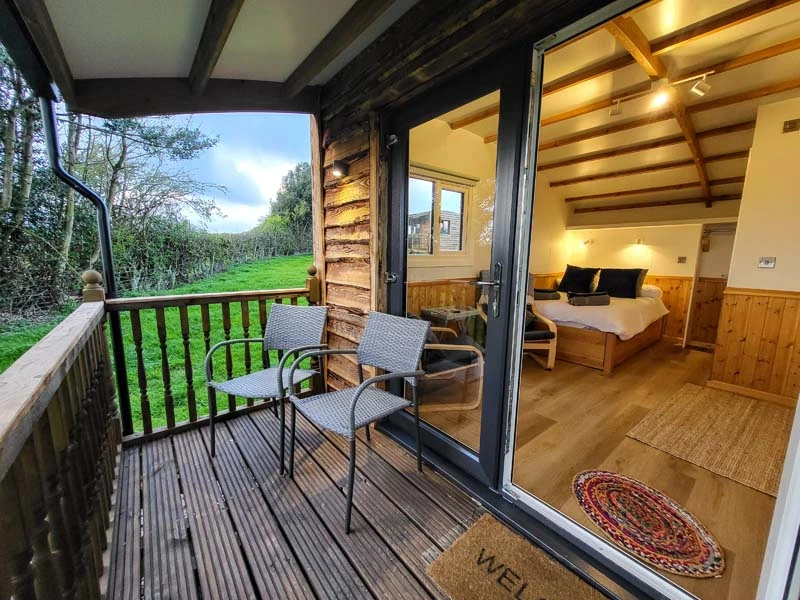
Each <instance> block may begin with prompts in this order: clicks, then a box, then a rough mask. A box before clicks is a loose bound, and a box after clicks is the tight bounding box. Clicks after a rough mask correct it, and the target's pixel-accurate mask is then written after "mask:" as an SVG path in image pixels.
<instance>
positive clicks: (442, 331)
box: [431, 327, 458, 337]
mask: <svg viewBox="0 0 800 600" xmlns="http://www.w3.org/2000/svg"><path fill="white" fill-rule="evenodd" d="M431 331H438V332H440V333H449V334H450V335H452V336H453V337H458V334H457V333H456V332H455V331H453V330H452V329H450V328H449V327H431Z"/></svg>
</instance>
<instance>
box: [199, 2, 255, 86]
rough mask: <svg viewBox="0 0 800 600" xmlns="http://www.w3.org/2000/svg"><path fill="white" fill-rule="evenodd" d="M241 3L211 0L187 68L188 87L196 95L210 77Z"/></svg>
mask: <svg viewBox="0 0 800 600" xmlns="http://www.w3.org/2000/svg"><path fill="white" fill-rule="evenodd" d="M242 4H244V0H211V6H210V7H209V8H208V16H207V17H206V24H205V26H204V27H203V33H202V35H201V36H200V42H199V43H198V44H197V50H196V51H195V54H194V61H193V62H192V68H191V69H190V70H189V87H191V88H192V92H194V93H195V94H197V95H198V96H199V95H200V94H202V93H203V90H204V89H205V87H206V84H207V83H208V80H209V79H211V74H212V73H213V72H214V68H215V67H216V66H217V61H218V60H219V57H220V55H221V54H222V49H223V48H224V47H225V42H226V41H228V36H229V35H230V33H231V30H232V29H233V24H234V23H235V22H236V17H237V16H239V11H240V10H241V8H242Z"/></svg>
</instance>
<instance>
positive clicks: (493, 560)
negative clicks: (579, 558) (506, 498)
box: [428, 515, 605, 600]
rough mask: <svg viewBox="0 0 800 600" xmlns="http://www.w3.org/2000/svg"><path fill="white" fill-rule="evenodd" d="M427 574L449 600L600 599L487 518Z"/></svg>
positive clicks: (443, 555) (505, 529)
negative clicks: (493, 599)
mask: <svg viewBox="0 0 800 600" xmlns="http://www.w3.org/2000/svg"><path fill="white" fill-rule="evenodd" d="M428 575H430V577H431V579H433V581H435V582H436V585H438V586H439V587H440V588H441V589H442V591H444V592H445V593H446V594H447V595H448V596H449V597H450V598H451V599H452V600H488V599H492V598H498V599H506V598H509V599H516V600H577V599H581V600H583V599H584V598H585V599H587V600H595V599H597V600H601V599H603V598H605V596H604V595H603V594H601V593H600V592H599V591H597V590H596V589H594V588H592V587H591V586H590V585H589V584H587V583H586V582H584V581H583V580H582V579H580V578H579V577H578V576H577V575H575V574H573V573H571V572H570V571H569V570H567V569H566V568H564V567H563V566H561V565H560V564H558V563H557V562H556V561H554V560H553V559H552V558H550V557H549V556H547V554H545V553H544V552H543V551H542V550H540V549H538V548H537V547H536V546H534V545H533V544H531V543H530V542H529V541H528V540H526V539H525V538H523V537H521V536H519V535H517V534H516V533H514V532H513V531H511V530H510V529H508V528H507V527H506V526H505V525H503V524H501V523H500V522H499V521H497V520H496V519H495V518H494V517H491V516H489V515H483V516H482V517H481V518H480V519H479V520H478V522H477V523H475V524H474V525H473V526H472V527H470V528H469V529H468V530H467V531H466V532H465V533H464V535H462V536H461V537H460V538H458V539H457V540H456V541H455V542H454V543H453V545H452V546H450V548H448V549H447V550H445V551H444V552H443V553H442V554H440V555H439V557H438V558H437V559H436V560H435V561H433V563H432V564H431V566H430V567H428Z"/></svg>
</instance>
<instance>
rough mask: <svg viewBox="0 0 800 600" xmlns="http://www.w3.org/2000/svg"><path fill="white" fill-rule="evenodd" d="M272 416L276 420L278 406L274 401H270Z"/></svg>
mask: <svg viewBox="0 0 800 600" xmlns="http://www.w3.org/2000/svg"><path fill="white" fill-rule="evenodd" d="M272 414H273V415H274V416H275V418H276V419H277V418H278V405H277V404H276V403H275V400H274V399H273V400H272Z"/></svg>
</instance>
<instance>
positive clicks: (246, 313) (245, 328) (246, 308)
mask: <svg viewBox="0 0 800 600" xmlns="http://www.w3.org/2000/svg"><path fill="white" fill-rule="evenodd" d="M241 307H242V335H243V336H244V338H245V339H249V338H250V303H249V302H248V301H247V300H242V302H241ZM251 368H252V361H251V355H250V344H245V345H244V371H245V373H247V374H248V375H249V374H250V371H251ZM247 406H253V399H252V398H248V399H247Z"/></svg>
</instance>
